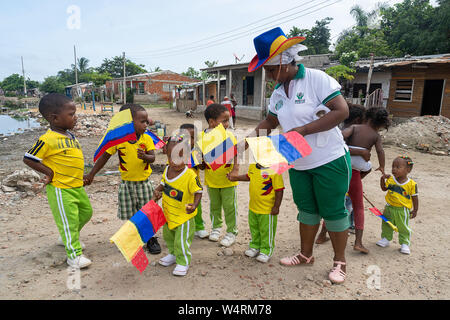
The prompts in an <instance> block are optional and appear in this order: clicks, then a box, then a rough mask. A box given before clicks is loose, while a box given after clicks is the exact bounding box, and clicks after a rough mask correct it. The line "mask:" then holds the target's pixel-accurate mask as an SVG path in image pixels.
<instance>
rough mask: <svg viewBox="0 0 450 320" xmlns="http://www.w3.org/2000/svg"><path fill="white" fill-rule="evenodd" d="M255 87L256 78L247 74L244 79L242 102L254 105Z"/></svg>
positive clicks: (246, 104)
mask: <svg viewBox="0 0 450 320" xmlns="http://www.w3.org/2000/svg"><path fill="white" fill-rule="evenodd" d="M254 88H255V78H254V77H253V76H252V77H249V76H246V77H244V81H243V88H242V89H243V90H242V102H243V103H242V104H243V105H245V106H252V105H253V94H254Z"/></svg>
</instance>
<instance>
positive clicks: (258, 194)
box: [228, 163, 284, 263]
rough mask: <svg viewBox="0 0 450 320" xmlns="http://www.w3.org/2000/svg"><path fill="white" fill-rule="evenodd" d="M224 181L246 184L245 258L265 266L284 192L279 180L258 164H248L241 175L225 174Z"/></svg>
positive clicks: (270, 250)
mask: <svg viewBox="0 0 450 320" xmlns="http://www.w3.org/2000/svg"><path fill="white" fill-rule="evenodd" d="M228 177H229V179H230V180H231V181H250V185H249V189H250V190H249V191H250V203H249V210H248V224H249V227H250V234H251V236H252V240H251V241H250V244H249V249H248V250H247V251H245V255H246V256H248V257H250V258H253V257H256V260H258V261H259V262H262V263H266V262H268V261H269V259H270V257H271V256H272V254H273V250H274V248H275V233H276V231H277V220H278V219H277V218H278V213H279V212H280V205H281V201H282V199H283V191H284V183H283V177H282V176H281V175H280V174H276V173H274V172H270V169H268V168H263V167H262V166H261V165H259V164H258V163H256V164H254V163H252V164H250V166H249V168H248V173H247V174H245V175H232V174H229V175H228Z"/></svg>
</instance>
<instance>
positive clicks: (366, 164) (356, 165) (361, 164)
mask: <svg viewBox="0 0 450 320" xmlns="http://www.w3.org/2000/svg"><path fill="white" fill-rule="evenodd" d="M349 148H352V149H360V150H367V149H366V148H361V147H355V146H349ZM351 161H352V169H355V170H358V171H363V172H364V171H369V170H371V169H372V163H371V162H370V161H366V160H364V158H363V157H361V156H351Z"/></svg>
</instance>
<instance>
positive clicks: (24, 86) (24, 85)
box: [21, 57, 27, 97]
mask: <svg viewBox="0 0 450 320" xmlns="http://www.w3.org/2000/svg"><path fill="white" fill-rule="evenodd" d="M21 58H22V76H23V88H24V93H25V97H26V96H27V80H26V79H25V69H24V67H23V57H21Z"/></svg>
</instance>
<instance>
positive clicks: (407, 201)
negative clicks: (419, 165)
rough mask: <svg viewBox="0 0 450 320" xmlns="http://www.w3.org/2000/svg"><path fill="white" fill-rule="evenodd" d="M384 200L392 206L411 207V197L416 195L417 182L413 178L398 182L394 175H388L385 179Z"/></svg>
mask: <svg viewBox="0 0 450 320" xmlns="http://www.w3.org/2000/svg"><path fill="white" fill-rule="evenodd" d="M385 184H386V188H388V191H387V194H386V202H387V203H388V204H390V205H391V206H393V207H406V208H408V209H412V207H413V202H412V197H413V196H417V194H418V191H417V183H416V182H415V181H414V180H413V179H409V178H408V180H407V181H406V182H405V183H403V184H400V183H398V181H397V180H396V179H395V177H394V176H390V177H389V178H388V179H387V180H386V183H385Z"/></svg>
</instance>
